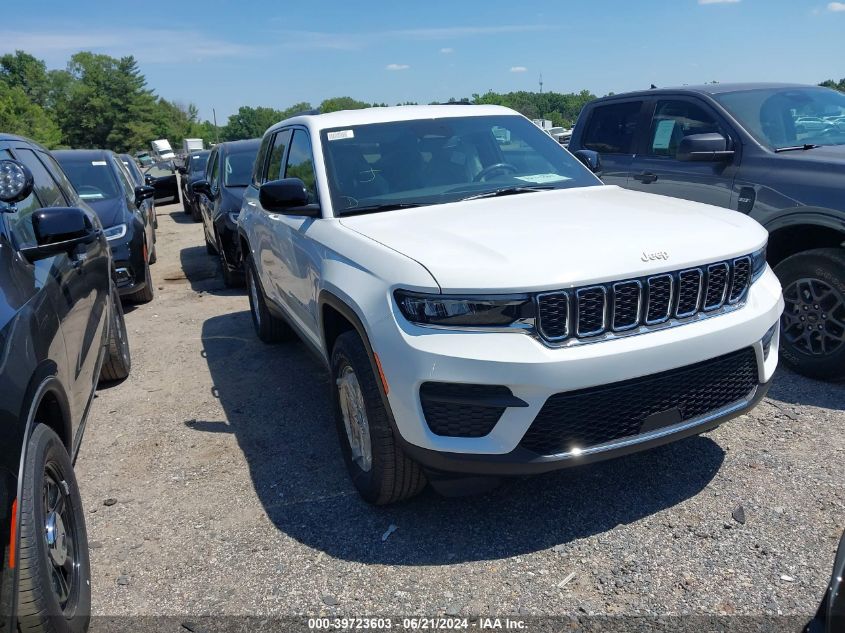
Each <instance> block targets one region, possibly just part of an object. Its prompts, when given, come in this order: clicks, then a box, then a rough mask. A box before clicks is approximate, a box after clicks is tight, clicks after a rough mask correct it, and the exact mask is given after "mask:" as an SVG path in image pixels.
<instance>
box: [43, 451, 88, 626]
mask: <svg viewBox="0 0 845 633" xmlns="http://www.w3.org/2000/svg"><path fill="white" fill-rule="evenodd" d="M42 506H43V509H44V539H45V542H46V544H47V564H48V570H49V576H50V583H51V587H52V589H53V593H54V594H55V595H56V598H57V599H58V601H59V606H60V607H61V608H62V610H64V609H65V608H66V607H67V605H68V604H71V603H72V599H73V596H74V593H75V592H76V591H77V589H78V587H77V585H78V583H79V561H78V559H77V552H78V543H77V535H76V534H75V533H74V530H73V525H74V523H73V519H74V517H73V507H72V505H71V501H70V488H69V487H68V483H67V482H66V481H65V480H64V478H63V477H62V476H61V473H60V472H59V468H58V467H57V466H56V465H55V464H53V463H48V464H46V465H45V467H44V487H43V490H42Z"/></svg>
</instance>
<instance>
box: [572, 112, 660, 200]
mask: <svg viewBox="0 0 845 633" xmlns="http://www.w3.org/2000/svg"><path fill="white" fill-rule="evenodd" d="M644 102H645V100H644V99H631V100H626V101H618V102H617V101H613V102H611V103H608V104H606V105H599V106H596V107H595V108H593V110H592V111H591V112H590V113H589V114H588V115H587V116H588V117H589V118H588V120H587V124H586V127H585V129H584V132H583V134H582V136H581V138H580V139H578V141H579V142H578V143H576V145H577V147H575V146H573V147H570V150H575V149H590V150H593V151H594V152H598V153H599V154H601V160H602V172H601V174H600V175H601V179H602V181H603V182H604V183H605V184H607V185H619V186H620V187H624V186H625V185H626V184H627V183H628V180H629V174H630V171H631V164H632V162H633V160H634V147H635V140H636V136H637V130H638V129H639V127H640V121H641V119H642V116H641V114H642V109H643V105H644Z"/></svg>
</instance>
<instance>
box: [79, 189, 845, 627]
mask: <svg viewBox="0 0 845 633" xmlns="http://www.w3.org/2000/svg"><path fill="white" fill-rule="evenodd" d="M159 221H160V225H159V230H158V258H159V261H158V263H157V264H156V265H155V266H154V267H153V278H154V280H155V284H156V298H155V300H154V301H153V302H152V303H150V304H147V305H143V306H137V307H135V308H131V307H130V308H127V315H126V320H127V325H128V329H129V333H130V338H131V345H132V357H133V367H132V375H131V376H130V378H129V379H128V380H126V381H125V382H124V383H122V384H120V385H117V386H115V387H112V388H109V389H105V390H102V391H100V392H99V393H98V396H97V399H96V401H95V403H94V406H93V410H92V413H91V416H90V418H89V420H88V426H87V432H86V436H85V441H84V442H83V445H82V451H81V454H80V457H79V461H78V463H77V471H78V477H79V479H80V485H81V488H82V496H83V499H84V504H85V508H86V518H87V524H88V531H89V540H90V547H91V567H92V575H93V581H92V582H93V596H94V597H93V600H94V604H93V608H94V612H95V614H96V615H108V616H139V615H166V616H173V617H178V618H184V617H201V616H207V615H214V616H218V615H258V616H284V615H290V614H304V613H307V614H328V615H362V614H393V615H402V614H406V615H407V614H414V615H437V614H449V615H453V614H462V615H464V614H466V615H469V614H491V613H493V614H502V615H504V614H521V615H529V614H535V615H548V614H555V615H568V614H605V615H635V614H638V615H653V614H675V615H678V614H722V615H733V614H740V615H751V616H762V615H766V614H768V615H778V614H787V615H798V616H808V615H810V614H811V613H813V612H814V611H815V609H816V607H817V605H818V602H819V599H820V597H821V594H822V592H823V590H824V587H825V586H826V584H827V580H828V577H829V574H830V568H831V565H832V560H833V553H834V549H835V547H836V543H837V541H838V537H839V535H840V534H841V532H842V530H843V528H844V527H845V512H843V509H844V508H845V469H843V468H842V464H843V461H844V460H845V387H843V386H842V385H836V386H834V385H830V384H825V383H821V382H814V381H811V380H807V379H805V378H802V377H800V376H796V375H794V374H791V373H789V372H788V371H786V370H784V369H781V370H779V373H778V375H777V377H776V379H775V384H774V386H773V387H772V389H771V391H770V394H769V396H768V397H767V398H766V400H765V401H764V402H763V403H761V405H760V406H759V407H758V408H757V409H756V410H754V411H753V412H752V413H751V414H749V415H747V416H744V417H741V418H737V419H735V420H733V421H732V422H730V423H728V424H727V425H725V426H723V427H721V428H720V429H718V430H716V431H715V432H712V433H708V434H707V435H704V436H700V437H695V438H691V439H688V440H685V441H681V442H678V443H676V444H672V445H669V446H665V447H662V448H658V449H655V450H652V451H650V452H646V453H641V454H638V455H634V456H630V457H626V458H623V459H619V460H616V461H611V462H605V463H601V464H596V465H592V466H587V467H582V468H579V469H571V470H566V471H561V472H558V473H553V474H549V475H544V476H540V477H535V478H530V479H521V480H515V481H511V482H509V483H507V484H506V485H504V486H503V487H501V488H499V489H497V490H496V491H494V492H492V493H490V494H487V495H485V496H482V497H475V498H462V499H444V498H440V497H439V496H437V495H436V494H434V493H432V492H431V491H426V492H425V493H424V494H423V495H421V496H420V497H418V498H416V499H414V500H412V501H410V502H407V503H404V504H401V505H397V506H392V507H386V508H373V507H370V506H368V505H366V504H365V503H363V502H362V501H360V500H359V499H358V497H357V496H356V494H355V492H354V490H353V488H352V485H351V484H350V482H349V480H348V478H347V476H346V472H345V470H344V467H343V463H342V460H341V455H340V451H339V448H338V444H337V439H336V435H335V431H334V427H333V423H332V419H331V413H330V407H329V404H328V400H327V398H326V394H327V390H328V380H327V377H326V374H325V373H324V371H323V370H322V369H321V367H320V365H319V364H318V363H317V362H316V361H315V360H314V359H313V357H312V356H311V355H310V354H309V352H308V351H307V349H306V348H305V347H304V346H303V345H302V344H301V343H298V342H296V343H288V344H283V345H279V346H265V345H263V344H262V343H260V342H259V341H258V339H257V338H256V336H255V334H254V333H253V330H252V323H251V321H250V316H249V312H248V310H249V305H248V300H247V298H246V296H245V294H244V293H243V292H242V291H232V290H226V289H225V288H224V286H223V282H222V278H221V277H220V274H219V271H218V268H217V264H216V261H215V259H214V258H213V257H210V256H208V255H207V254H206V253H205V248H204V245H203V236H202V228H201V225H199V224H195V223H193V222H192V221H191V220H190V218H189V217H188V216H187V215H185V214H184V213H182V211H181V207H178V206H175V205H172V206H166V207H161V208H160V209H159ZM738 506H742V510H743V512H742V513H744V523H743V522H742V520H741V519H743V517H742V516H740V514H741V513H740V512H738V511H737V508H738ZM734 515H735V516H734ZM737 519H740V520H737Z"/></svg>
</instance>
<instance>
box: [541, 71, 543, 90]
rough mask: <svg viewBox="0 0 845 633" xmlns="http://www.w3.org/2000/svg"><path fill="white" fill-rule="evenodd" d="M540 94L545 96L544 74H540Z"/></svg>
mask: <svg viewBox="0 0 845 633" xmlns="http://www.w3.org/2000/svg"><path fill="white" fill-rule="evenodd" d="M540 94H543V73H540Z"/></svg>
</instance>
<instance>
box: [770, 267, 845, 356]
mask: <svg viewBox="0 0 845 633" xmlns="http://www.w3.org/2000/svg"><path fill="white" fill-rule="evenodd" d="M783 298H784V302H785V304H786V306H785V308H784V311H783V317H782V335H783V337H784V338H785V339H786V340H787V341H788V342H789V343H790V344H792V345H793V346H795V347H797V348H798V349H800V350H801V351H802V352H804V353H806V354H809V355H811V356H826V355H827V354H831V353H833V352H835V351H836V350H837V349H839V348H840V347H841V346H842V345H843V344H845V298H843V296H842V294H841V293H839V292H838V291H837V290H836V289H835V288H833V287H832V286H831V285H830V284H828V283H827V282H825V281H822V280H821V279H813V278H803V279H798V280H796V281H794V282H792V283H791V284H789V285H788V286H787V287H786V289H785V290H784V292H783Z"/></svg>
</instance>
